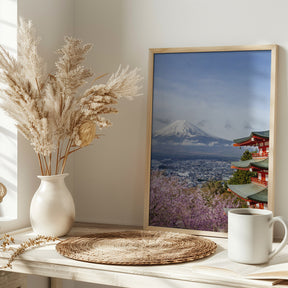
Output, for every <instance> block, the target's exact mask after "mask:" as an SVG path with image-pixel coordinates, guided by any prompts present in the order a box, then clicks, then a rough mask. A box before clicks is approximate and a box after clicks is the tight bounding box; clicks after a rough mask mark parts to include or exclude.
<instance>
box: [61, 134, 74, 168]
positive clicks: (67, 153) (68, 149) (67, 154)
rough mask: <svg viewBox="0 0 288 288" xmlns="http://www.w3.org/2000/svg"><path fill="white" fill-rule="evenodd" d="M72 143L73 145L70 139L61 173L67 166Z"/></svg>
mask: <svg viewBox="0 0 288 288" xmlns="http://www.w3.org/2000/svg"><path fill="white" fill-rule="evenodd" d="M71 145H72V140H71V139H69V141H68V143H67V147H66V150H65V156H64V159H63V163H62V169H61V174H63V173H64V169H65V166H66V162H67V158H68V156H69V151H70V148H71Z"/></svg>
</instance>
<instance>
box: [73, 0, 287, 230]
mask: <svg viewBox="0 0 288 288" xmlns="http://www.w3.org/2000/svg"><path fill="white" fill-rule="evenodd" d="M287 8H288V2H287V1H285V0H276V1H273V3H272V2H271V1H268V0H265V1H263V0H255V1H249V0H243V1H230V0H218V1H212V0H201V1H199V0H178V1H175V0H157V1H155V0H145V1H143V0H76V2H75V34H76V36H78V37H81V38H83V39H84V40H85V41H90V42H92V43H94V50H93V52H92V53H91V54H90V56H89V61H88V62H89V64H91V66H92V67H93V69H95V70H96V71H97V72H98V74H101V73H104V72H109V71H113V70H115V69H116V68H117V66H118V65H119V64H120V63H121V64H124V65H125V64H130V65H131V66H132V67H134V66H138V67H140V68H142V74H143V75H144V78H145V81H144V95H143V96H142V97H141V98H139V99H136V100H135V101H133V102H125V103H124V101H123V102H122V103H121V105H120V113H119V114H118V115H116V116H115V117H113V120H114V123H115V124H114V127H112V128H111V129H110V130H106V131H105V136H104V137H103V138H102V139H101V140H98V141H95V143H94V145H93V146H91V147H89V148H88V149H86V150H83V151H80V152H79V153H76V155H75V179H77V181H75V197H76V207H77V217H78V219H79V220H84V221H91V222H94V221H96V222H105V223H108V222H112V223H123V224H137V225H140V224H141V223H142V215H143V195H144V192H145V191H144V183H145V158H146V155H145V141H146V134H145V133H146V131H145V130H146V99H147V76H148V49H149V48H153V47H154V48H155V47H158V48H159V47H193V46H223V45H261V44H279V45H280V49H279V52H280V53H279V54H280V55H279V60H280V61H279V81H278V87H279V89H278V92H279V93H278V107H277V113H276V117H277V124H278V125H277V128H278V133H277V144H276V152H277V153H276V170H275V181H276V195H275V197H276V207H275V213H276V214H277V215H279V214H281V215H284V216H286V217H288V210H287V209H286V205H287V204H288V193H287V191H286V190H287V188H286V187H287V181H286V178H287V177H286V175H287V168H286V163H287V162H288V155H287V153H286V147H287V144H288V133H287V128H286V127H287V123H288V116H287V113H286V111H287V107H288V98H287V84H286V82H287V67H288V65H287V49H288V38H287V28H286V27H287V26H288V20H287V17H286V12H285V11H286V10H287ZM279 233H280V232H279Z"/></svg>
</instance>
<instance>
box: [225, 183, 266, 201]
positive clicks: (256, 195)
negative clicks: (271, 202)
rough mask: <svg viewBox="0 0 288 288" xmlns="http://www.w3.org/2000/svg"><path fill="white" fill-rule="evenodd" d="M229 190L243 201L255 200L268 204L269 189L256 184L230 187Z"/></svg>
mask: <svg viewBox="0 0 288 288" xmlns="http://www.w3.org/2000/svg"><path fill="white" fill-rule="evenodd" d="M228 187H229V189H230V190H231V191H232V192H233V193H235V194H237V195H238V196H239V197H241V198H242V199H248V200H254V201H257V202H264V203H267V199H268V189H267V187H262V186H259V185H256V184H254V183H249V184H239V185H228Z"/></svg>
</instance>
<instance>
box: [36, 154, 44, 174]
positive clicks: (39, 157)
mask: <svg viewBox="0 0 288 288" xmlns="http://www.w3.org/2000/svg"><path fill="white" fill-rule="evenodd" d="M37 156H38V160H39V166H40V169H41V175H42V176H43V175H44V171H43V167H42V161H41V156H40V154H39V153H37Z"/></svg>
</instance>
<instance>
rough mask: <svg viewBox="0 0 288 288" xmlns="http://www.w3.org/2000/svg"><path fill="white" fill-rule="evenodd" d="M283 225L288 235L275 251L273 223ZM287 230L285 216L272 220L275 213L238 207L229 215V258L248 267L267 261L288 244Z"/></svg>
mask: <svg viewBox="0 0 288 288" xmlns="http://www.w3.org/2000/svg"><path fill="white" fill-rule="evenodd" d="M277 221H278V222H280V223H282V225H283V226H284V229H285V235H284V238H283V240H282V242H281V243H280V244H279V245H278V246H277V247H276V248H275V249H274V250H272V242H273V226H274V225H273V224H274V223H275V222H277ZM287 231H288V227H287V224H286V223H285V221H284V220H283V218H282V217H273V214H272V211H269V210H263V209H251V208H236V209H231V210H230V211H229V212H228V257H229V258H230V259H231V260H232V261H236V262H240V263H245V264H261V263H266V262H268V261H269V260H270V259H271V258H272V257H273V256H275V255H276V254H277V253H278V252H280V251H281V250H282V249H283V248H284V246H285V245H286V243H287V240H288V237H287Z"/></svg>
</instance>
